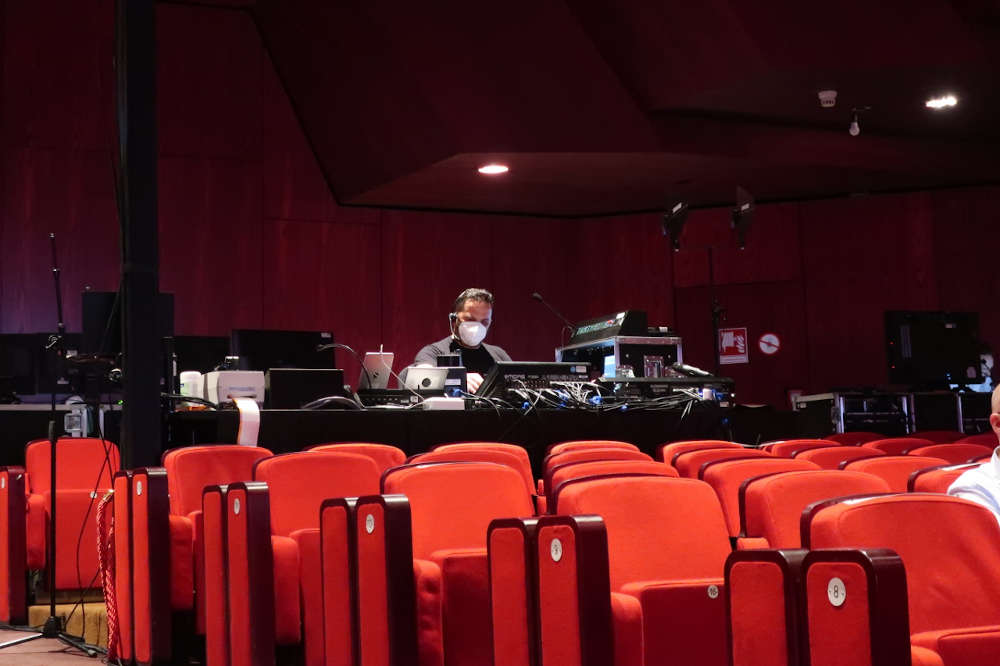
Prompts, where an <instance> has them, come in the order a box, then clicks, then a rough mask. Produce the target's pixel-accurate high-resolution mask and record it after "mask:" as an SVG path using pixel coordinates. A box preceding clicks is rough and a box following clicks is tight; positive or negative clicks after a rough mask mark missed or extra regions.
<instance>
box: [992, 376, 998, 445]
mask: <svg viewBox="0 0 1000 666" xmlns="http://www.w3.org/2000/svg"><path fill="white" fill-rule="evenodd" d="M992 412H993V413H992V414H990V425H991V426H992V427H993V432H995V433H996V434H997V438H1000V386H997V387H996V388H995V389H993V401H992Z"/></svg>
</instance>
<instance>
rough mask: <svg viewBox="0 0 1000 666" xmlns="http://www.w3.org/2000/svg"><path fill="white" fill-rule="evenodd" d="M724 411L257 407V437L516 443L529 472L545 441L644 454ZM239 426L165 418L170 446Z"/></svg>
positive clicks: (210, 419) (724, 418)
mask: <svg viewBox="0 0 1000 666" xmlns="http://www.w3.org/2000/svg"><path fill="white" fill-rule="evenodd" d="M728 412H729V410H726V409H722V408H720V407H718V406H716V405H714V404H710V403H703V404H700V405H696V406H695V407H694V408H693V409H691V410H690V411H689V412H688V413H687V414H686V415H685V414H684V412H683V410H680V409H676V410H673V409H671V410H664V409H657V410H652V409H650V410H643V409H639V410H626V411H618V410H615V411H607V412H600V413H598V412H592V411H586V410H573V409H535V410H531V411H529V412H522V411H520V410H513V409H511V410H491V409H477V410H468V411H454V412H452V411H418V410H384V411H376V410H368V411H348V410H344V411H341V410H331V411H308V410H292V409H288V410H284V409H276V410H263V411H262V412H261V419H260V434H259V437H258V444H259V445H260V446H263V447H266V448H268V449H270V450H271V451H273V452H274V453H286V452H291V451H298V450H300V449H302V448H304V447H307V446H311V445H313V444H321V443H325V442H345V441H356V442H379V443H384V444H392V445H394V446H397V447H399V448H401V449H402V450H403V451H405V452H406V453H407V455H413V454H415V453H421V452H423V451H427V450H429V449H430V448H431V447H433V446H434V445H436V444H442V443H446V442H461V441H499V442H510V443H513V444H520V445H521V446H523V447H524V448H525V449H526V450H527V451H528V454H529V456H530V457H531V462H532V466H533V468H534V471H535V474H536V475H538V474H540V472H541V462H542V459H543V458H544V456H545V451H546V449H547V448H548V446H549V445H551V444H554V443H557V442H562V441H566V440H571V439H618V440H624V441H627V442H632V443H633V444H635V445H637V446H639V448H641V449H642V450H643V451H646V452H647V453H650V454H652V453H653V451H654V450H655V448H656V446H657V445H659V444H662V443H663V442H667V441H671V440H678V439H708V438H721V439H728V438H729V433H730V430H729V423H728ZM238 425H239V417H238V415H237V412H235V411H233V410H221V411H217V412H177V413H175V414H172V415H170V417H169V418H168V429H169V436H168V441H169V442H170V446H171V447H177V446H188V445H191V444H208V443H232V442H234V441H236V432H237V428H238Z"/></svg>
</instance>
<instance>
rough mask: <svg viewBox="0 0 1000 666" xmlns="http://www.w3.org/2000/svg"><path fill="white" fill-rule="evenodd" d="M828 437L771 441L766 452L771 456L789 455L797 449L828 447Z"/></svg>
mask: <svg viewBox="0 0 1000 666" xmlns="http://www.w3.org/2000/svg"><path fill="white" fill-rule="evenodd" d="M829 446H830V440H828V439H786V440H783V441H780V442H771V444H770V448H768V450H767V451H768V453H770V454H771V455H772V456H780V457H786V458H787V457H791V456H792V454H794V453H796V452H797V451H808V450H809V449H823V448H829Z"/></svg>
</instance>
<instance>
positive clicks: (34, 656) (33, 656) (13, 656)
mask: <svg viewBox="0 0 1000 666" xmlns="http://www.w3.org/2000/svg"><path fill="white" fill-rule="evenodd" d="M28 635H30V634H26V633H22V632H20V631H4V630H0V643H3V642H5V641H11V640H14V639H17V638H21V637H23V636H28ZM102 657H103V655H98V656H97V657H96V658H91V657H88V656H87V655H85V654H84V653H82V652H80V651H79V650H75V649H73V648H71V647H69V646H67V645H66V644H65V643H63V642H61V641H58V640H56V639H54V638H39V639H37V640H33V641H28V642H27V643H21V644H20V645H14V646H12V647H8V648H4V649H0V666H14V665H15V664H16V665H17V666H49V665H51V666H61V665H63V664H66V665H67V666H69V665H71V664H78V665H80V666H82V665H83V664H95V665H96V664H100V663H102V662H103V659H102Z"/></svg>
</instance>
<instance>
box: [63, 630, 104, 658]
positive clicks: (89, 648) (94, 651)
mask: <svg viewBox="0 0 1000 666" xmlns="http://www.w3.org/2000/svg"><path fill="white" fill-rule="evenodd" d="M56 638H58V639H59V640H60V641H62V642H63V643H65V644H66V645H69V646H70V647H73V648H76V649H77V650H79V651H80V652H83V653H84V654H86V655H87V656H88V657H96V656H97V655H98V654H100V653H101V652H102V650H101V649H100V648H98V647H96V646H93V645H91V644H90V643H87V642H86V641H84V640H82V639H79V638H77V637H76V636H70V635H69V634H59V635H58V636H57V637H56Z"/></svg>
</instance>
